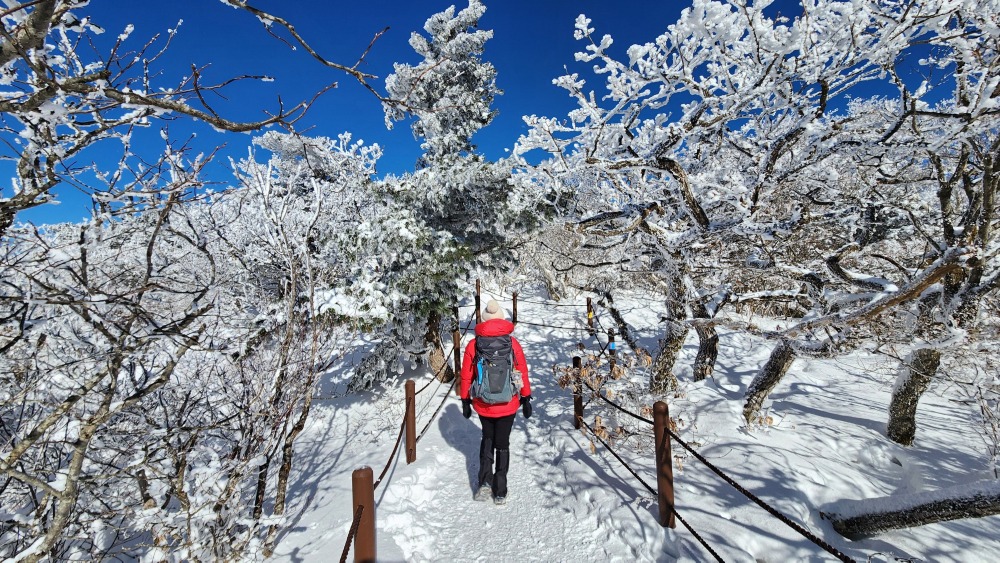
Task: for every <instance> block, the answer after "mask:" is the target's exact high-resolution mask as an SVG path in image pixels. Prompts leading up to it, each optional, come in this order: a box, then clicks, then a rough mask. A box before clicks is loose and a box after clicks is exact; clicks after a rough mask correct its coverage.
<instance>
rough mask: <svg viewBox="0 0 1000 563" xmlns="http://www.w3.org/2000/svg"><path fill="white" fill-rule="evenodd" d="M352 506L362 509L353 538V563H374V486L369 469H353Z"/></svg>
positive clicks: (370, 469) (372, 476)
mask: <svg viewBox="0 0 1000 563" xmlns="http://www.w3.org/2000/svg"><path fill="white" fill-rule="evenodd" d="M351 489H352V491H353V493H354V506H355V508H357V507H358V506H359V505H360V506H361V507H362V511H361V522H360V524H359V525H358V533H357V534H356V535H355V536H354V561H355V563H375V560H376V557H377V555H376V549H375V485H374V475H373V473H372V468H371V467H362V468H361V469H355V470H354V474H353V475H352V476H351Z"/></svg>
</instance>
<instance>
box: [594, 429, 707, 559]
mask: <svg viewBox="0 0 1000 563" xmlns="http://www.w3.org/2000/svg"><path fill="white" fill-rule="evenodd" d="M651 422H652V421H651ZM581 423H582V424H583V426H584V427H585V428H586V429H587V430H589V431H590V434H591V435H592V436H593V437H595V438H597V440H598V441H599V442H600V443H601V444H602V445H603V446H604V448H605V449H606V450H608V452H610V453H611V455H613V456H614V457H615V459H617V460H618V462H619V463H621V464H622V467H624V468H625V469H626V470H627V471H628V472H629V473H631V474H632V476H633V477H635V478H636V479H637V480H638V481H639V482H640V483H642V486H643V487H646V490H648V491H649V492H650V494H652V495H653V496H656V495H657V492H656V490H655V489H653V487H651V486H649V483H646V481H645V480H644V479H643V478H642V477H640V476H639V474H638V473H636V471H635V470H634V469H632V466H630V465H629V464H628V463H627V462H626V461H625V460H624V459H622V456H620V455H618V452H616V451H615V450H614V448H612V447H611V446H610V445H608V443H607V442H605V441H604V439H603V438H601V437H600V436H599V435H598V434H597V433H596V432H594V429H593V428H591V427H590V425H589V424H587V423H586V422H581ZM670 510H671V511H673V513H674V516H676V517H677V519H678V520H680V522H681V524H683V525H684V527H685V528H687V531H689V532H691V535H692V536H694V538H695V539H696V540H698V543H700V544H701V545H702V546H703V547H704V548H705V550H706V551H708V552H709V553H711V554H712V556H713V557H715V560H716V561H719V562H720V563H725V560H724V559H722V557H721V556H720V555H719V554H718V553H716V552H715V550H714V549H712V546H711V545H709V544H708V542H707V541H705V538H703V537H701V534H699V533H698V532H696V531H695V529H694V528H692V527H691V525H690V524H688V522H687V520H684V518H682V517H681V515H680V514H679V513H678V512H677V509H676V508H674V507H673V506H671V507H670Z"/></svg>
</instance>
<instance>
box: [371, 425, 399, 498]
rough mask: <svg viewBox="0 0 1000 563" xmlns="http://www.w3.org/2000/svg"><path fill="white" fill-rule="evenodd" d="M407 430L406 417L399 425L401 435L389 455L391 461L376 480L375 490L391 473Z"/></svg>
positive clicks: (397, 437)
mask: <svg viewBox="0 0 1000 563" xmlns="http://www.w3.org/2000/svg"><path fill="white" fill-rule="evenodd" d="M405 428H406V417H403V422H402V424H400V425H399V435H398V436H396V445H395V446H393V447H392V453H391V454H389V461H387V462H386V463H385V467H383V468H382V473H379V475H378V479H376V480H375V485H374V486H373V487H372V488H373V489H378V486H379V484H380V483H381V482H382V479H383V478H385V474H386V472H387V471H389V466H391V465H392V462H393V460H394V459H396V452H398V451H399V443H400V442H402V441H403V430H404V429H405Z"/></svg>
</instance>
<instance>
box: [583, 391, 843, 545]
mask: <svg viewBox="0 0 1000 563" xmlns="http://www.w3.org/2000/svg"><path fill="white" fill-rule="evenodd" d="M580 381H581V382H582V383H583V384H584V385H586V387H587V388H588V389H590V390H591V391H592V392H593V393H594V395H596V396H597V397H600V398H601V399H602V400H604V401H605V402H607V403H608V404H609V405H611V406H613V407H615V408H617V409H618V410H620V411H622V412H623V413H625V414H628V415H629V416H632V417H634V418H637V419H639V420H641V421H643V422H647V423H649V424H653V421H652V420H649V419H646V418H643V417H641V416H638V415H636V414H635V413H632V412H630V411H628V410H626V409H625V408H624V407H621V406H620V405H618V404H616V403H614V402H613V401H611V400H610V399H608V398H607V397H605V396H604V395H602V394H601V393H599V392H598V391H597V390H595V389H594V388H593V387H591V386H590V384H589V383H587V382H586V381H584V380H583V379H582V378H581V379H580ZM581 422H583V421H581ZM583 424H584V425H585V426H586V422H583ZM588 429H589V427H588ZM664 430H666V432H667V435H669V436H670V437H671V438H672V439H673V440H674V441H676V442H677V443H678V444H680V445H681V447H683V448H684V449H685V450H687V451H688V452H690V453H691V455H693V456H694V457H695V458H696V459H697V460H698V461H700V462H702V463H703V464H704V465H705V466H706V467H708V468H709V469H711V470H712V471H713V472H714V473H715V474H716V475H718V476H719V477H721V478H722V479H723V480H724V481H726V482H727V483H729V484H730V485H731V486H733V488H735V489H736V490H737V491H739V492H740V493H742V494H743V495H744V496H745V497H747V498H748V499H750V500H752V501H753V502H755V503H756V504H757V505H758V506H760V507H761V508H763V509H764V510H766V511H767V512H768V513H769V514H771V515H772V516H774V517H775V518H777V519H779V520H781V521H782V522H783V523H784V524H786V525H787V526H789V527H790V528H792V529H793V530H795V531H796V532H798V533H799V534H800V535H802V536H803V537H805V538H806V539H808V540H809V541H811V542H813V543H814V544H816V545H817V546H819V547H821V548H823V549H824V550H825V551H827V552H828V553H830V554H831V555H833V556H834V557H836V558H838V559H840V560H841V561H845V562H850V563H853V562H854V559H852V558H850V557H848V556H847V555H845V554H844V553H842V552H841V551H840V550H838V549H837V548H835V547H833V546H832V545H830V544H829V543H827V542H825V541H824V540H823V539H822V538H820V537H818V536H816V535H815V534H813V533H812V532H810V531H809V530H807V529H805V528H804V527H802V526H801V525H799V524H798V523H796V522H794V521H793V520H792V519H790V518H789V517H787V516H785V515H784V514H782V513H781V512H779V511H778V510H777V509H776V508H774V507H772V506H771V505H769V504H767V503H766V502H764V501H763V500H761V499H760V498H759V497H757V496H756V495H754V494H753V493H751V492H750V491H749V490H747V489H746V488H745V487H743V486H742V485H740V484H739V483H737V482H736V481H735V480H734V479H732V478H731V477H729V476H728V475H727V474H726V473H725V472H723V471H722V470H721V469H719V468H718V467H716V466H715V465H713V464H712V463H711V462H709V461H708V460H707V459H706V458H705V457H704V456H702V455H701V454H699V453H698V452H696V451H695V450H694V449H693V448H692V447H691V446H689V445H688V444H687V442H685V441H684V440H682V439H681V437H680V436H678V435H677V434H676V433H675V432H674V431H672V430H671V429H670V428H669V427H667V428H664ZM591 433H592V434H593V430H591ZM594 436H595V437H597V438H598V440H600V437H599V436H597V434H594ZM602 443H603V441H602ZM608 449H609V450H610V448H608ZM616 457H617V456H616ZM622 463H624V462H622ZM633 474H634V473H633Z"/></svg>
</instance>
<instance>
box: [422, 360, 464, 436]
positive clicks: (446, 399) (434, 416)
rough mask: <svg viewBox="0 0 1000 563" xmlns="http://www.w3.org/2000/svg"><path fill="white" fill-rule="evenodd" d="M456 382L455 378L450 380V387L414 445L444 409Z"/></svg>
mask: <svg viewBox="0 0 1000 563" xmlns="http://www.w3.org/2000/svg"><path fill="white" fill-rule="evenodd" d="M456 381H458V378H457V377H456V378H455V379H452V380H451V385H449V386H448V392H447V393H445V394H444V398H443V399H442V400H441V404H440V405H438V408H437V410H435V411H434V414H432V415H431V418H430V420H428V421H427V424H426V425H424V428H423V430H421V431H420V434H418V435H417V439H416V443H418V444H419V443H420V439H421V438H423V437H424V433H425V432H427V429H428V428H430V426H431V424H432V423H433V422H434V419H436V418H437V415H438V414H440V412H441V409H442V408H444V405H445V403H447V402H448V398H449V397H451V390H452V389H454V388H455V382H456Z"/></svg>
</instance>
